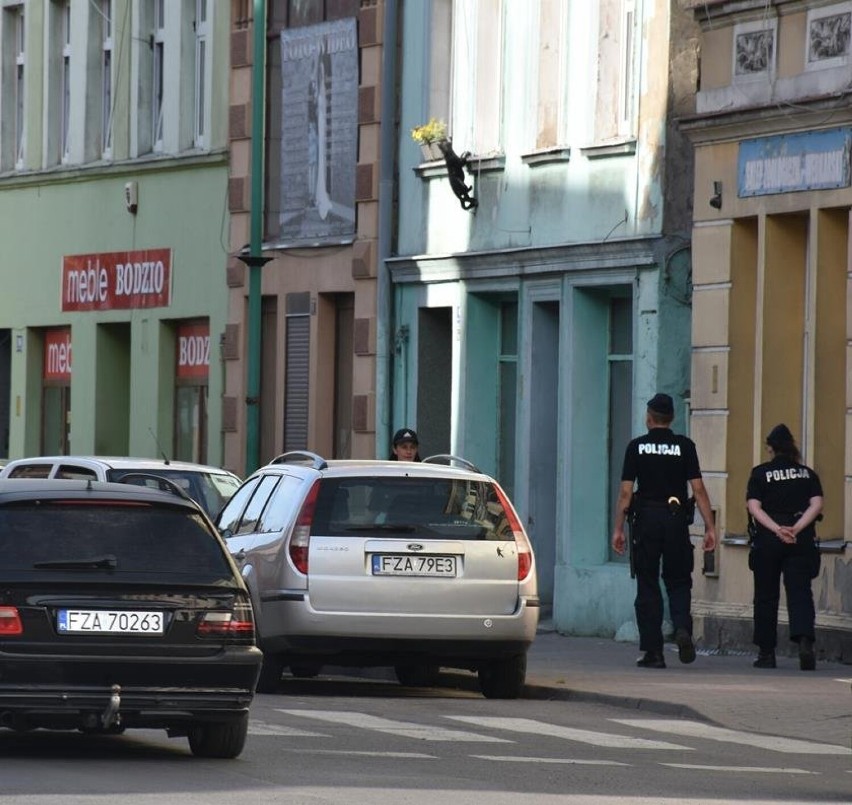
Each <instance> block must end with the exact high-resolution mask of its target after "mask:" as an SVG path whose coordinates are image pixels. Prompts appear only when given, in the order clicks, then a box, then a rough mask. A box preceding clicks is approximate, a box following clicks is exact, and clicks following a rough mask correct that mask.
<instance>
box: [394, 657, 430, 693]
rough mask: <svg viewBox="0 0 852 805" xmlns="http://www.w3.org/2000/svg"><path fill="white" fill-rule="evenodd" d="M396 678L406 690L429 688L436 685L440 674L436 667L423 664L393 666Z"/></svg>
mask: <svg viewBox="0 0 852 805" xmlns="http://www.w3.org/2000/svg"><path fill="white" fill-rule="evenodd" d="M393 670H394V671H395V672H396V678H397V679H398V680H399V683H400V684H401V685H405V686H406V687H407V688H431V687H432V686H433V685H435V684H437V682H438V677H439V676H440V674H441V668H440V666H438V665H433V664H430V663H424V664H423V665H395V666H394V669H393Z"/></svg>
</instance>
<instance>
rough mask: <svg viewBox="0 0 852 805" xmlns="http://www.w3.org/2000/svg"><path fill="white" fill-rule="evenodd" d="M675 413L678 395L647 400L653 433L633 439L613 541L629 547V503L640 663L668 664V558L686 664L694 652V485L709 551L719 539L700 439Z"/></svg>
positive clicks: (645, 665) (626, 458) (680, 654)
mask: <svg viewBox="0 0 852 805" xmlns="http://www.w3.org/2000/svg"><path fill="white" fill-rule="evenodd" d="M673 419H674V402H673V401H672V398H671V397H670V396H669V395H668V394H655V395H654V397H653V398H652V399H650V400H649V401H648V406H647V412H646V415H645V424H646V426H647V428H648V432H647V433H646V434H645V435H644V436H639V437H638V438H636V439H633V440H632V441H631V442H630V444H628V445H627V450H626V451H625V454H624V467H623V469H622V473H621V486H620V488H619V493H618V502H617V503H616V507H615V525H614V528H613V534H612V547H613V550H614V551H615V552H616V553H619V554H623V553H624V550H625V538H624V521H625V516H626V514H627V510H628V507H629V509H630V521H631V523H632V526H631V551H632V555H631V566H632V567H634V568H635V574H636V601H635V609H636V624H637V626H638V627H639V648H640V650H642V651H644V652H645V653H644V655H643V656H642V657H640V658H639V660H638V661H637V662H636V664H637V665H638V666H639V667H640V668H665V667H666V661H665V659H664V657H663V631H662V624H663V597H662V593H661V592H660V562H661V561H662V568H663V571H662V576H663V582H664V584H665V587H666V593H667V595H668V599H669V611H670V614H671V619H672V624H673V625H674V630H675V642H676V643H677V647H678V657H679V659H680V661H681V662H684V663H690V662H692V661H693V660H694V659H695V645H694V643H693V640H692V615H691V614H690V606H691V602H692V570H693V567H694V564H695V558H694V556H693V549H692V542H691V540H690V538H689V524H690V523H691V522H692V518H691V513H690V508H691V505H690V504H691V502H690V501H689V500H688V498H687V492H688V489H691V490H692V494H693V495H694V498H695V500H694V503H695V504H697V506H698V510H699V511H700V512H701V517H702V519H703V521H704V550H705V551H712V550H713V549H714V548H715V546H716V531H715V528H714V524H713V513H712V511H711V509H710V498H709V496H708V494H707V490H706V489H705V487H704V482H703V480H702V478H701V469H700V467H699V463H698V453H697V451H696V449H695V443H694V442H693V441H692V440H691V439H689V438H687V437H686V436H682V435H679V434H675V433H674V432H673V431H672V430H671V423H672V420H673ZM634 486H635V487H636V489H635V490H634Z"/></svg>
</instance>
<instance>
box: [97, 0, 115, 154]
mask: <svg viewBox="0 0 852 805" xmlns="http://www.w3.org/2000/svg"><path fill="white" fill-rule="evenodd" d="M98 10H99V11H100V22H101V152H102V153H103V155H104V157H109V156H110V154H111V153H112V92H113V89H112V44H113V43H112V30H113V29H112V0H100V5H99V7H98Z"/></svg>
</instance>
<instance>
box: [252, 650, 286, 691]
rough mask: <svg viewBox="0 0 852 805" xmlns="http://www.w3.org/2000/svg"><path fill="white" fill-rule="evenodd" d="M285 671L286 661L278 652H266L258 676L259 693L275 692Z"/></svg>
mask: <svg viewBox="0 0 852 805" xmlns="http://www.w3.org/2000/svg"><path fill="white" fill-rule="evenodd" d="M283 673H284V663H283V662H281V658H280V657H279V656H278V655H277V654H267V653H265V652H264V655H263V663H262V664H261V666H260V676H259V677H258V678H257V688H256V690H257V692H258V693H275V692H276V691H277V690H278V685H279V683H280V682H281V674H283Z"/></svg>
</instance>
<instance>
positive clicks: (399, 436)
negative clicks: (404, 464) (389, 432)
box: [389, 428, 420, 461]
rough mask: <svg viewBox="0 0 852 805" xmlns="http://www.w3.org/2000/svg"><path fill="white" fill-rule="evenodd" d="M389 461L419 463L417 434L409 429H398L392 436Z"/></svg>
mask: <svg viewBox="0 0 852 805" xmlns="http://www.w3.org/2000/svg"><path fill="white" fill-rule="evenodd" d="M392 444H393V446H392V448H391V454H390V456H389V458H390V460H391V461H420V453H419V452H418V451H419V446H420V445H419V442H418V441H417V434H416V433H415V432H414V431H413V430H411V428H400V429H399V430H398V431H397V432H396V433H394V435H393V443H392Z"/></svg>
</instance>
